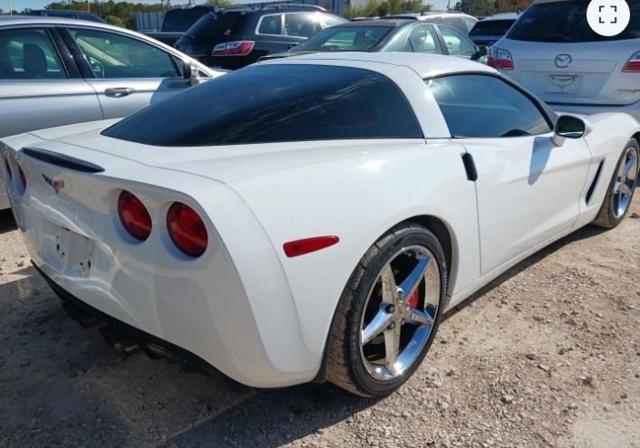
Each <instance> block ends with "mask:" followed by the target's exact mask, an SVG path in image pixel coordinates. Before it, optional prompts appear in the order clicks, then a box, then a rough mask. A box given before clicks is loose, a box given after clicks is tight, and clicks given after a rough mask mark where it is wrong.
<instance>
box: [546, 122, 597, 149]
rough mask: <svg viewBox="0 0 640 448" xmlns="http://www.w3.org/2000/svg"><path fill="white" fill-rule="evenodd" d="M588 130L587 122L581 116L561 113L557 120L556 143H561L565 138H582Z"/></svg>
mask: <svg viewBox="0 0 640 448" xmlns="http://www.w3.org/2000/svg"><path fill="white" fill-rule="evenodd" d="M588 131H589V127H588V126H587V123H585V121H584V120H582V119H581V118H578V117H575V116H573V115H560V116H559V117H558V120H557V121H556V127H555V129H554V132H555V135H554V136H553V141H554V143H556V145H561V144H562V142H563V141H564V139H565V138H574V139H575V138H582V137H584V136H585V135H586V134H587V133H588Z"/></svg>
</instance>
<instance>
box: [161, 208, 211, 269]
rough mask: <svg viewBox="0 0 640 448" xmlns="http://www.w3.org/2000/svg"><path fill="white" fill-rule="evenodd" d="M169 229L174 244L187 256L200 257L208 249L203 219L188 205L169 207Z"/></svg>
mask: <svg viewBox="0 0 640 448" xmlns="http://www.w3.org/2000/svg"><path fill="white" fill-rule="evenodd" d="M167 228H168V229H169V236H170V237H171V240H172V241H173V243H174V244H175V245H176V246H177V247H178V249H180V250H181V251H182V252H184V253H185V254H187V255H190V256H192V257H199V256H200V255H202V254H203V253H204V251H205V250H206V249H207V245H208V244H209V237H208V235H207V228H206V227H205V225H204V222H203V221H202V218H200V216H199V215H198V214H197V213H196V211H195V210H193V209H192V208H191V207H189V206H188V205H185V204H183V203H181V202H174V203H173V204H172V205H171V207H169V212H168V213H167Z"/></svg>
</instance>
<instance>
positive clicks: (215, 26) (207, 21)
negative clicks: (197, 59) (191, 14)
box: [185, 12, 246, 40]
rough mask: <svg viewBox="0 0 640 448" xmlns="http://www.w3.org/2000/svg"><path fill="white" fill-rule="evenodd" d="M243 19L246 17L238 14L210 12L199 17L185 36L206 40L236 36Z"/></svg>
mask: <svg viewBox="0 0 640 448" xmlns="http://www.w3.org/2000/svg"><path fill="white" fill-rule="evenodd" d="M244 17H246V16H245V15H244V14H242V13H240V12H228V13H218V14H216V13H213V12H210V13H207V14H205V15H203V16H202V17H200V18H199V19H198V20H197V21H196V23H194V24H193V26H192V27H191V28H189V29H188V30H187V31H186V33H185V36H189V37H192V38H194V39H202V40H207V39H218V38H221V37H224V36H232V35H236V34H237V32H236V31H237V30H238V29H239V27H240V26H241V25H242V20H243V18H244Z"/></svg>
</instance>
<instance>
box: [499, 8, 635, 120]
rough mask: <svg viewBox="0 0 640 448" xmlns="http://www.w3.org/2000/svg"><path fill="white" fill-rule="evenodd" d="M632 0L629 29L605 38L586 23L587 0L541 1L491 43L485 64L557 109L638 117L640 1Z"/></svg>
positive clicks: (607, 18)
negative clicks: (504, 33)
mask: <svg viewBox="0 0 640 448" xmlns="http://www.w3.org/2000/svg"><path fill="white" fill-rule="evenodd" d="M628 3H629V7H630V10H631V20H630V22H629V25H628V26H627V28H626V29H625V30H624V31H623V32H622V33H620V34H619V35H617V36H613V37H603V36H600V35H599V34H597V33H596V32H595V31H593V30H592V29H591V28H590V26H589V24H588V23H587V14H586V11H587V6H588V5H589V2H587V1H577V0H537V1H535V2H534V3H533V4H532V5H531V6H530V7H529V8H528V9H527V10H526V11H525V12H524V13H523V14H522V15H521V16H520V18H519V19H518V20H517V22H516V23H515V24H514V25H513V26H512V27H511V29H510V30H509V32H508V33H507V35H506V36H505V37H503V38H502V39H500V40H499V41H498V42H496V43H495V44H494V45H493V46H492V47H489V51H488V58H487V63H488V64H489V65H491V66H492V67H495V68H497V69H498V70H500V72H501V73H502V74H503V75H505V76H508V77H509V78H511V79H513V80H515V81H517V82H519V83H520V84H522V85H523V86H524V87H526V88H527V89H529V90H530V91H532V92H533V93H534V94H536V95H537V96H538V97H539V98H541V99H542V100H544V101H545V102H546V103H547V104H549V105H550V106H551V107H552V108H553V109H554V110H557V111H562V112H573V113H580V114H593V113H599V112H609V111H614V112H625V113H628V114H630V115H632V116H633V117H635V118H636V119H637V120H639V121H640V2H638V1H634V2H628ZM605 12H606V11H605ZM605 19H606V20H612V19H610V18H609V17H603V20H605Z"/></svg>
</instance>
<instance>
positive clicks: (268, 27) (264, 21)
mask: <svg viewBox="0 0 640 448" xmlns="http://www.w3.org/2000/svg"><path fill="white" fill-rule="evenodd" d="M258 34H282V15H281V14H272V15H268V16H262V17H261V18H260V25H259V26H258Z"/></svg>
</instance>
